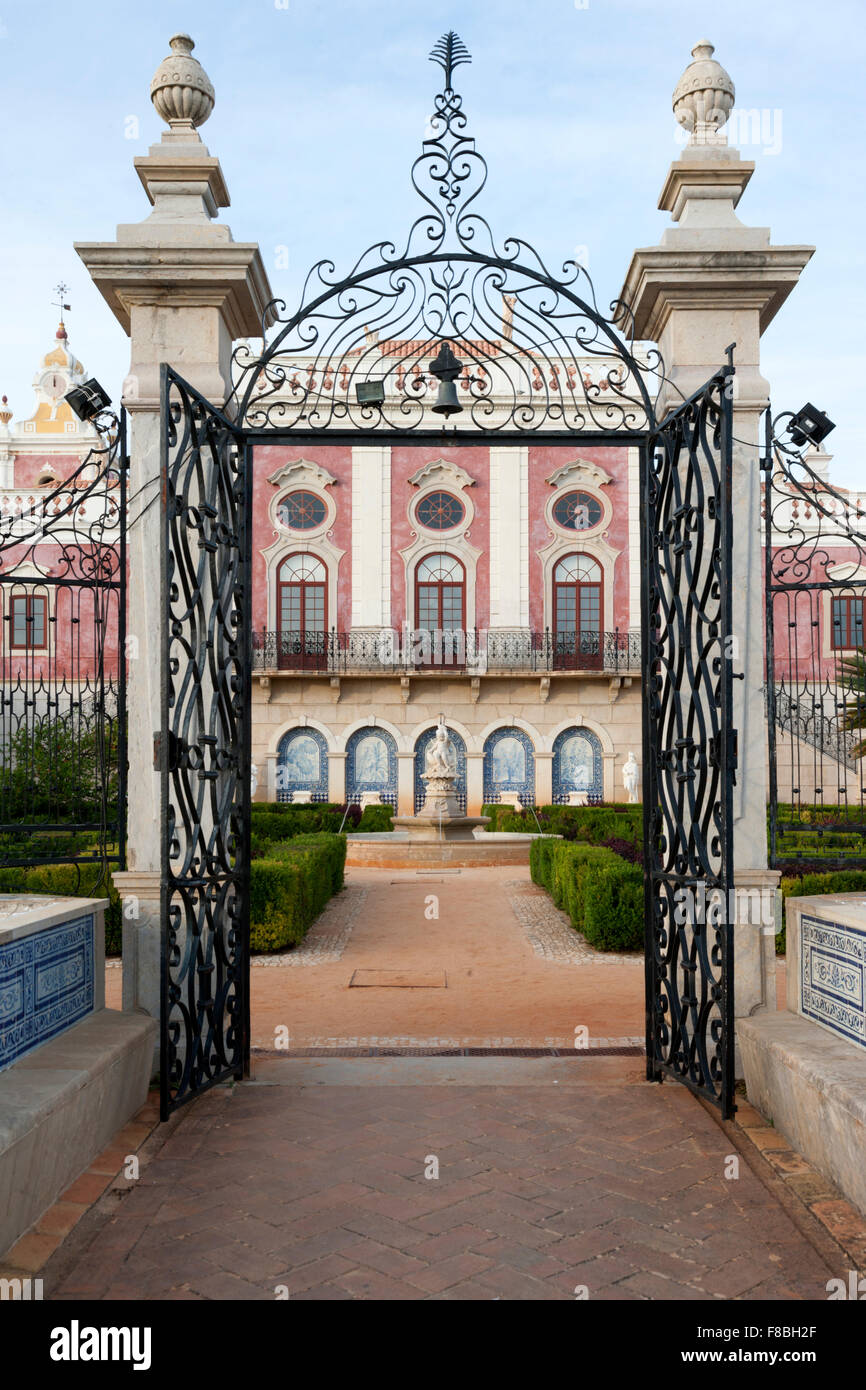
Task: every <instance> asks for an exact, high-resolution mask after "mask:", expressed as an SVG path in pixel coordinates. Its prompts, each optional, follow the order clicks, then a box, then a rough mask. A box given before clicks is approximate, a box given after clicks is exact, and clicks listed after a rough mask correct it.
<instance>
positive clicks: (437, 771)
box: [424, 714, 457, 782]
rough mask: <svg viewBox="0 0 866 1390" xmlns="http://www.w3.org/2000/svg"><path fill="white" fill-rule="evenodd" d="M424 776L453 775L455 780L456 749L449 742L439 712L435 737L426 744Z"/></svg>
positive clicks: (448, 736)
mask: <svg viewBox="0 0 866 1390" xmlns="http://www.w3.org/2000/svg"><path fill="white" fill-rule="evenodd" d="M424 776H425V778H428V777H429V778H433V777H436V778H439V777H449V778H451V777H453V778H454V781H455V782H456V781H457V750H456V749H455V747H454V744H453V743H452V742H451V738H450V735H449V733H448V730H447V728H446V727H445V721H444V719H443V718H442V715H441V714H440V716H439V724H438V726H437V729H436V737H435V738H433V739H431V740H430V742H429V743H428V745H427V753H426V756H425V758H424Z"/></svg>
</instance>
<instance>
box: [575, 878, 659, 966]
mask: <svg viewBox="0 0 866 1390" xmlns="http://www.w3.org/2000/svg"><path fill="white" fill-rule="evenodd" d="M583 934H584V936H585V937H586V939H587V941H588V942H589V944H590V946H594V947H595V949H596V950H597V951H638V950H640V949H641V947H642V946H643V943H644V883H643V871H642V870H641V869H640V868H639V867H638V866H637V865H636V864H627V863H626V862H625V860H623V859H619V860H618V862H617V863H613V864H611V863H607V864H605V865H604V866H603V867H598V866H593V870H592V879H591V882H587V884H586V890H585V901H584V909H583Z"/></svg>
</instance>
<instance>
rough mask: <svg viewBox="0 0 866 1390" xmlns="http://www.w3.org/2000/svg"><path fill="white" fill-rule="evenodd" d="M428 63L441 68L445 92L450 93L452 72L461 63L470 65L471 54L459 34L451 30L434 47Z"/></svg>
mask: <svg viewBox="0 0 866 1390" xmlns="http://www.w3.org/2000/svg"><path fill="white" fill-rule="evenodd" d="M430 62H431V63H438V64H439V66H440V68H442V70H443V72H444V73H445V90H446V92H450V91H451V74H452V72H453V71H454V69H455V68H458V67H459V66H460V64H461V63H471V62H472V54H471V53H470V52H469V49H468V48H467V47H466V45H465V43H464V42H463V40H462V39H461V38H460V36H459V34H455V33H454V30H453V29H452V30H450V31H449V32H448V33H447V34H443V35H442V37H441V39H440V40H439V42H438V43H437V44H435V45H434V48H433V51H432V53H431V54H430Z"/></svg>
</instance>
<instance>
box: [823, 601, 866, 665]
mask: <svg viewBox="0 0 866 1390" xmlns="http://www.w3.org/2000/svg"><path fill="white" fill-rule="evenodd" d="M864 608H866V598H851V597H849V596H847V595H846V596H845V597H844V598H834V599H833V600H832V605H831V615H832V621H831V624H830V644H831V646H832V648H833V651H837V652H838V651H851V649H852V648H854V647H862V646H863V617H864Z"/></svg>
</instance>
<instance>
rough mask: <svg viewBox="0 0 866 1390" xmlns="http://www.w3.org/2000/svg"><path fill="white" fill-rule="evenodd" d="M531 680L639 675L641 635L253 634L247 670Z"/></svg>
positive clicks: (389, 631)
mask: <svg viewBox="0 0 866 1390" xmlns="http://www.w3.org/2000/svg"><path fill="white" fill-rule="evenodd" d="M440 669H441V670H445V671H457V672H465V673H467V674H471V675H478V674H483V673H485V672H493V673H502V672H514V673H516V674H521V673H534V672H546V671H600V672H603V673H605V674H610V675H616V674H618V673H619V674H623V673H628V672H639V671H640V669H641V643H640V633H639V632H632V631H619V630H618V629H617V630H615V631H613V632H588V631H583V632H579V633H554V632H551V631H550V629H548V630H547V631H545V632H508V631H497V630H493V629H489V628H480V629H478V628H476V629H472V630H470V631H468V632H466V631H460V632H423V631H404V632H398V631H396V630H392V629H383V630H382V631H380V632H338V631H337V630H336V629H335V628H332V629H331V630H330V631H329V632H270V631H267V630H265V629H259V630H257V631H255V632H254V633H253V670H254V671H259V672H266V671H272V672H276V671H309V672H316V671H321V672H325V673H332V674H340V673H341V672H347V673H348V672H360V671H373V672H376V673H377V674H381V673H384V672H388V671H390V672H392V673H393V674H395V675H398V674H399V675H405V674H406V672H407V671H411V672H425V671H434V672H435V671H437V670H440Z"/></svg>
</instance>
